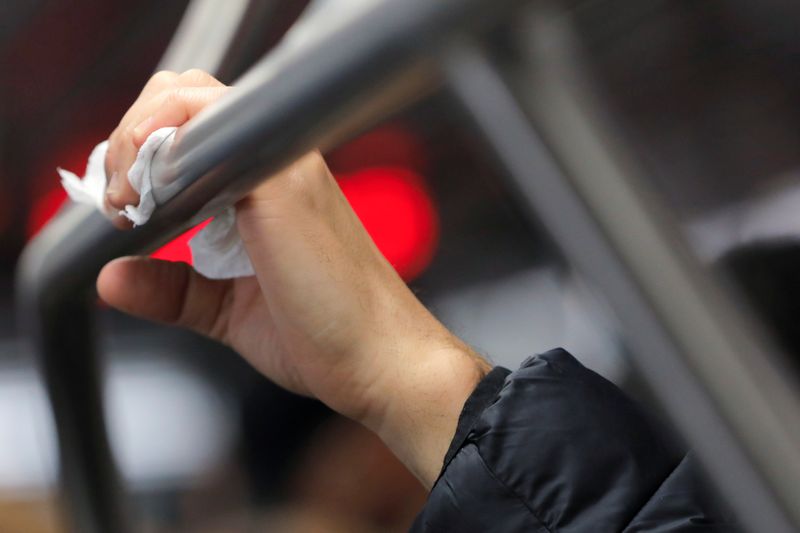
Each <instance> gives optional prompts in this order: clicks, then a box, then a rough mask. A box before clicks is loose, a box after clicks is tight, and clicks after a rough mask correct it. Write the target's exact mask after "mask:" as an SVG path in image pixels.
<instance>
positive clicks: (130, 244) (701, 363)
mask: <svg viewBox="0 0 800 533" xmlns="http://www.w3.org/2000/svg"><path fill="white" fill-rule="evenodd" d="M514 5H515V2H514V1H513V0H503V1H496V0H495V1H490V0H436V1H431V0H403V1H402V2H398V1H396V0H374V3H373V5H371V6H370V7H369V8H368V9H365V10H364V11H363V12H362V13H360V14H359V15H358V16H356V17H354V18H352V19H351V20H348V21H346V22H344V23H342V24H341V25H333V26H332V27H322V28H319V31H318V32H307V36H308V35H310V36H312V38H310V39H306V40H305V41H304V42H302V43H300V44H298V43H296V42H295V43H292V44H291V45H287V46H283V47H281V48H280V49H279V50H277V51H276V52H275V53H273V54H271V55H270V56H268V57H267V58H265V59H264V60H262V61H260V62H259V63H258V64H257V65H256V66H255V67H254V68H253V69H251V70H250V71H249V72H248V73H247V74H246V75H245V76H244V77H243V78H241V79H240V80H239V81H238V82H237V83H236V85H237V89H236V90H235V91H232V92H231V93H229V94H228V95H227V96H226V97H225V98H223V99H222V100H221V101H219V102H218V103H217V104H215V105H213V106H210V107H209V108H208V109H207V110H205V111H204V112H203V113H201V115H199V116H197V117H195V118H194V119H193V120H192V121H190V123H189V124H188V125H187V126H186V127H185V128H184V135H183V136H182V138H181V139H180V140H179V141H178V142H176V144H175V145H174V148H173V151H172V152H171V153H170V155H169V161H168V165H167V166H168V169H167V171H166V175H165V176H163V181H165V182H168V183H170V185H168V186H166V187H165V188H163V189H161V190H159V191H158V193H157V199H158V203H159V207H158V208H157V210H156V212H155V213H154V216H153V217H152V218H151V220H150V221H149V222H148V223H147V224H146V225H144V226H142V227H140V228H137V229H135V230H132V231H128V232H120V231H117V230H115V229H114V228H113V227H112V226H111V225H110V224H109V223H108V222H107V221H106V220H105V219H104V218H103V217H102V216H101V215H99V214H97V213H95V212H94V211H93V210H91V209H88V208H84V207H79V206H71V207H70V208H69V209H68V210H66V211H65V212H64V213H63V214H61V215H60V216H59V217H58V218H57V219H56V220H55V221H53V222H52V223H51V224H49V225H48V226H47V227H46V228H45V229H44V230H43V231H42V232H41V233H40V235H39V236H38V237H37V238H36V240H35V241H34V242H32V243H31V244H30V245H29V247H28V248H27V249H26V251H25V253H24V255H23V258H22V260H21V262H20V267H19V276H18V302H19V305H20V317H21V319H22V320H23V322H24V324H25V325H26V326H27V329H28V334H29V335H30V337H31V339H32V341H33V342H34V344H35V347H36V349H37V351H38V352H39V353H40V355H41V356H42V361H43V366H44V373H45V376H46V378H47V383H48V388H49V391H50V395H51V401H52V403H53V409H54V413H55V417H56V422H57V427H58V431H59V440H60V445H61V456H62V478H63V480H64V483H65V488H66V489H67V495H68V497H69V503H70V509H71V511H72V513H73V525H74V526H75V528H76V530H77V531H81V532H90V533H92V532H109V531H115V532H116V531H124V530H126V529H128V528H129V526H128V524H129V523H130V521H129V520H128V519H127V514H126V510H125V507H124V505H123V501H124V500H123V498H121V497H118V495H119V494H120V493H121V490H120V488H119V483H117V481H116V480H115V472H114V468H113V461H112V460H111V456H110V452H109V450H108V444H107V440H106V436H105V429H104V425H103V422H102V404H101V403H100V395H99V384H100V378H99V373H98V371H97V368H96V363H95V359H94V356H93V352H92V342H93V335H92V330H91V326H92V314H93V292H92V287H93V284H94V280H95V278H96V276H97V273H98V272H99V269H100V268H101V267H102V266H103V265H104V264H105V263H106V262H108V261H109V260H111V259H113V258H115V257H118V256H120V255H125V254H132V253H140V252H147V251H149V250H151V249H153V248H155V247H156V246H158V245H159V244H161V243H163V242H165V241H167V240H169V239H170V238H171V237H173V236H175V235H176V234H178V233H180V232H181V231H182V230H184V229H186V228H187V227H189V226H190V225H192V224H194V223H196V222H199V221H200V220H202V219H203V218H206V217H208V216H210V215H213V214H214V213H216V212H218V210H220V209H222V208H223V207H226V206H228V205H231V204H232V203H233V202H235V201H236V200H237V199H239V198H241V197H242V196H243V195H244V194H246V193H247V191H248V190H250V189H251V188H252V187H253V186H255V185H256V184H257V183H259V182H260V181H261V180H263V179H264V176H267V175H269V174H270V173H271V172H274V171H276V170H278V169H280V168H281V167H283V166H285V165H286V164H289V163H290V162H291V161H293V160H294V159H295V158H296V157H298V156H299V155H302V154H303V153H305V152H306V151H308V150H310V149H313V148H318V147H319V148H323V149H325V148H330V147H333V146H335V145H336V144H338V143H340V142H342V141H343V140H345V139H347V138H348V137H350V136H351V135H353V134H354V133H356V132H357V131H359V130H360V129H363V128H365V127H367V126H369V125H370V124H373V123H374V122H376V121H378V120H379V119H381V118H383V117H385V116H386V115H387V114H389V113H391V112H392V110H393V109H395V108H396V107H397V106H401V105H406V104H408V103H409V102H411V101H412V100H413V99H415V98H417V97H419V96H420V95H421V94H424V92H425V91H427V90H428V89H429V88H430V87H431V86H432V85H433V84H435V83H437V82H438V81H439V79H438V78H439V75H440V73H439V71H438V69H437V64H442V63H444V66H445V69H444V70H445V77H446V79H447V81H448V82H449V83H450V84H451V86H452V87H453V89H454V92H455V93H456V94H457V95H458V96H459V97H460V99H461V100H462V102H463V103H464V104H465V106H466V108H467V109H468V110H469V111H470V113H471V114H472V115H473V118H474V119H475V122H476V124H477V125H478V127H479V129H481V130H483V133H485V134H486V137H487V138H488V139H489V140H490V142H491V143H492V147H493V148H494V149H495V151H496V152H497V154H498V155H499V156H500V157H499V158H500V159H501V160H502V161H503V162H504V163H505V165H506V167H507V168H508V170H509V174H511V175H512V181H513V183H514V184H515V185H516V186H517V188H518V192H520V196H521V198H522V199H523V200H524V202H525V203H526V204H527V206H528V207H529V208H530V211H531V213H532V214H533V215H534V216H535V217H537V218H538V219H540V220H542V221H544V222H545V224H546V225H547V226H548V227H549V228H550V230H551V231H552V232H553V234H554V235H556V236H557V237H558V238H557V239H556V240H557V241H559V242H561V244H562V246H563V250H564V252H565V255H566V256H567V258H568V259H569V260H571V261H572V262H573V263H574V264H577V265H579V266H583V267H584V270H585V271H591V270H595V272H593V274H595V276H594V277H595V278H596V279H597V280H598V282H599V284H600V286H601V288H603V289H604V290H605V292H606V294H607V296H608V297H609V301H610V302H611V303H612V304H614V305H615V307H616V311H617V313H618V315H619V317H620V319H621V320H622V323H623V326H625V327H626V328H627V329H629V330H630V331H627V332H626V333H627V334H628V336H629V338H631V340H632V341H633V342H632V345H633V346H634V347H635V348H636V349H637V350H639V351H641V353H639V354H634V362H636V363H637V364H638V365H637V366H638V368H639V369H640V370H641V371H642V375H643V376H644V377H645V378H646V380H647V381H648V382H649V383H650V384H651V385H653V388H654V390H655V391H656V392H657V395H658V397H659V399H660V401H661V402H662V404H664V406H665V407H666V408H667V409H666V410H667V412H668V413H669V414H670V416H671V418H672V419H673V421H674V422H675V423H676V426H677V427H678V428H679V429H681V431H682V433H683V435H684V436H685V437H686V440H687V441H688V443H689V444H690V445H692V446H694V447H696V448H697V449H698V451H699V453H698V458H699V459H700V460H701V462H702V463H703V465H704V466H705V467H706V470H707V472H708V473H709V475H710V478H711V479H712V480H713V481H715V483H716V484H717V487H718V488H720V491H721V493H722V494H723V495H725V496H726V498H727V499H728V501H729V503H731V504H732V507H733V509H734V510H735V511H737V512H738V513H739V514H740V517H741V518H742V524H743V525H745V526H749V527H750V529H754V530H758V529H757V528H758V525H759V524H761V525H768V526H766V527H769V528H770V530H771V531H791V530H792V528H793V527H794V528H798V527H800V518H799V517H798V514H797V508H800V506H794V505H793V502H795V500H796V494H795V493H792V490H791V489H792V487H794V486H800V479H798V477H800V475H798V471H797V464H800V461H797V460H796V458H797V455H798V453H800V449H798V446H796V442H797V431H798V427H797V426H796V425H795V426H794V427H792V424H793V422H794V421H796V420H797V413H800V401H798V398H797V392H798V391H797V386H796V383H793V382H792V381H791V380H790V377H789V376H787V375H780V373H778V372H775V368H771V367H765V368H761V369H759V368H757V362H756V364H754V357H756V356H760V357H763V364H764V365H775V364H776V363H775V361H777V358H776V357H774V356H773V354H772V353H771V352H770V350H769V348H768V347H766V346H765V345H764V344H763V343H762V342H760V337H759V335H758V334H757V332H756V331H754V330H753V328H752V327H751V326H752V322H751V321H750V320H747V317H743V316H741V315H740V314H739V313H736V312H731V311H730V309H727V308H726V305H728V304H729V303H730V302H729V299H728V298H727V297H726V296H725V293H724V291H723V290H722V288H721V287H719V286H718V284H717V283H716V282H715V280H712V279H710V276H708V275H705V274H704V273H703V272H702V269H700V268H699V265H698V264H697V262H696V260H695V259H693V258H691V257H689V256H688V254H686V253H684V252H685V251H684V249H683V247H682V245H681V243H680V239H679V238H678V237H677V236H675V235H674V231H673V230H674V228H672V227H670V222H669V221H668V218H669V217H662V216H660V215H661V213H660V210H661V209H660V204H659V203H657V202H654V201H651V200H650V199H648V197H647V195H646V194H643V193H642V189H641V188H640V187H638V185H641V181H642V180H641V179H640V176H639V175H638V173H637V172H636V171H635V167H630V166H627V165H626V164H624V163H623V164H621V163H620V161H621V159H620V158H619V157H618V156H619V153H620V151H618V150H615V149H614V148H615V147H613V146H609V144H610V143H608V142H607V141H608V140H609V139H610V138H612V137H610V136H609V135H607V132H605V130H603V129H602V126H604V123H603V122H602V121H598V120H596V117H594V116H591V114H590V113H584V112H585V111H586V109H590V110H592V111H594V109H592V108H591V106H590V105H589V103H588V102H587V101H586V99H587V96H586V94H584V93H582V91H581V87H579V86H578V85H577V84H576V83H575V80H574V79H572V78H570V77H569V76H568V75H567V76H565V73H568V71H569V69H571V68H573V67H574V65H573V64H572V62H571V59H570V58H567V57H560V56H558V52H559V51H560V50H563V49H564V48H568V46H565V44H566V45H568V43H564V42H563V40H562V41H559V39H563V38H564V35H563V34H562V33H559V32H555V33H552V30H553V27H556V29H557V25H556V26H553V25H551V27H550V28H548V27H545V26H542V25H537V26H536V28H537V29H536V30H534V31H535V32H538V31H541V33H542V35H547V34H548V32H551V33H550V34H549V35H550V36H551V37H553V38H554V41H552V42H544V43H543V44H542V43H537V44H536V46H532V47H531V48H532V49H533V51H534V52H535V53H534V54H533V55H531V54H530V53H529V52H530V50H524V51H523V53H522V54H521V55H522V57H523V61H528V63H527V64H525V63H523V65H522V67H521V71H522V72H525V73H527V74H528V75H532V76H534V78H533V83H531V79H529V78H526V77H525V76H523V77H521V78H519V77H518V78H517V80H516V82H515V83H516V85H515V83H509V82H507V81H506V80H505V79H504V78H513V77H514V76H512V75H509V73H508V72H506V71H505V70H503V69H497V68H495V66H494V65H492V64H491V62H489V61H487V60H485V57H484V56H482V55H480V54H476V53H475V52H474V50H473V51H470V48H469V46H464V45H463V44H460V43H461V41H460V39H459V38H461V37H467V41H469V40H470V38H471V37H472V36H474V33H475V32H474V31H473V29H475V28H478V27H481V26H482V25H485V24H487V23H488V21H491V20H494V19H495V18H497V17H500V16H502V15H503V14H504V13H505V12H506V11H507V9H509V8H511V7H513V6H514ZM546 15H547V14H546V13H545V14H544V15H543V16H544V17H545V18H546ZM540 16H542V15H541V14H540ZM549 22H550V23H553V21H552V20H550V21H549ZM523 48H524V47H523ZM536 54H541V55H538V56H537V55H536ZM534 56H535V57H534ZM520 79H522V82H521V84H522V86H524V88H525V92H526V93H527V94H526V95H522V96H520V95H519V92H518V91H517V94H512V93H513V91H512V90H511V88H516V87H517V86H518V85H519V84H520V81H519V80H520ZM479 91H485V93H483V94H481V93H480V92H479ZM486 96H490V98H489V101H488V103H487V102H486V101H483V100H486V98H485V97H486ZM581 106H583V107H581ZM565 121H568V124H567V125H568V126H569V128H570V130H569V132H570V135H574V138H571V137H567V136H565V134H564V131H562V130H561V128H562V126H564V125H565ZM604 134H605V135H604ZM540 136H541V137H540ZM573 141H574V142H573ZM577 147H580V150H579V151H576V149H577ZM623 155H625V156H629V155H630V154H623ZM625 161H626V160H625ZM587 162H592V164H593V166H592V167H591V168H590V167H589V166H587ZM534 170H536V171H537V172H536V173H535V174H532V171H534ZM599 184H602V187H600V186H599ZM609 191H616V192H618V193H619V195H618V196H619V197H616V198H612V200H614V201H615V202H618V201H619V198H622V197H624V198H625V206H624V207H625V212H626V213H627V214H628V216H630V221H635V222H629V224H632V225H633V226H635V227H637V228H641V229H642V231H644V232H646V233H647V239H644V240H637V239H640V237H641V235H639V236H637V235H631V234H630V233H628V232H627V228H625V227H624V225H623V226H622V227H621V226H620V225H619V218H618V217H619V213H618V212H615V211H614V209H612V208H613V207H615V206H617V204H613V205H612V204H608V203H605V202H607V201H608V198H607V194H608V192H609ZM548 195H550V196H548ZM617 207H618V206H617ZM620 209H621V207H620ZM562 219H563V222H562ZM633 243H638V244H639V245H641V246H642V247H644V248H646V249H647V250H648V251H649V252H648V253H649V254H651V256H650V257H648V258H645V259H647V260H643V259H642V258H641V257H639V256H638V255H637V253H636V250H635V247H634V246H633ZM644 248H643V249H644ZM656 257H657V258H660V259H661V260H662V261H661V263H660V265H656V266H654V265H653V264H652V260H651V259H652V258H656ZM661 267H664V268H665V271H664V272H665V274H669V275H670V279H671V280H672V281H671V282H670V283H671V285H672V286H671V287H666V290H665V288H664V287H663V286H661V285H660V284H659V280H657V279H654V277H653V276H652V273H653V272H658V268H661ZM678 294H680V295H682V297H681V298H676V297H675V296H676V295H678ZM686 317H693V319H692V320H686ZM704 350H706V351H707V352H706V353H704ZM709 361H713V363H709ZM728 364H729V365H734V366H735V367H731V368H722V367H724V365H728ZM714 365H717V367H718V368H716V369H717V370H721V371H722V370H724V371H725V372H726V373H725V374H718V375H715V373H714V370H715V368H712V367H713V366H714ZM722 375H724V376H727V378H730V380H731V381H730V382H726V379H720V376H722ZM671 380H672V381H671ZM675 383H680V386H681V388H680V390H679V391H677V394H676V392H675V391H672V390H670V384H675ZM739 392H741V393H742V394H746V395H747V398H748V399H749V400H752V401H748V402H747V405H744V406H743V405H742V401H741V398H737V394H738V393H739ZM679 395H682V397H680V398H678V396H679ZM741 407H744V408H746V409H744V410H742V411H737V408H741ZM781 421H784V423H788V424H789V426H788V427H786V426H784V427H781ZM755 427H758V428H761V429H760V430H759V431H761V432H763V434H761V435H747V434H745V433H746V430H747V428H755ZM709 437H711V438H715V439H721V442H723V443H724V446H722V449H723V450H724V455H722V454H720V455H719V456H718V457H715V456H714V449H713V448H712V447H711V446H709V444H708V442H706V440H707V439H708V438H709ZM770 439H772V440H773V441H772V442H770ZM765 450H770V452H771V455H770V456H769V457H766V456H765V454H764V451H765ZM726 461H727V463H726ZM781 463H783V464H784V465H785V468H782V469H781V468H779V467H780V466H781ZM726 464H729V465H732V466H731V469H732V471H735V473H736V474H737V476H738V477H737V476H733V477H732V476H730V475H729V473H726V472H725V471H724V469H725V466H726ZM776 466H777V467H776Z"/></svg>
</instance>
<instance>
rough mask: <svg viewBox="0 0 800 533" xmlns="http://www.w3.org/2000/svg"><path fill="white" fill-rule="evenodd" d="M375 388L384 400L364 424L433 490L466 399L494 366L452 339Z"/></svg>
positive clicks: (419, 354)
mask: <svg viewBox="0 0 800 533" xmlns="http://www.w3.org/2000/svg"><path fill="white" fill-rule="evenodd" d="M397 363H398V364H397V365H395V368H394V369H393V370H392V372H390V373H386V375H385V377H386V379H385V380H384V382H383V384H382V385H381V386H380V387H376V389H375V390H376V391H379V392H380V394H381V397H380V398H379V399H376V400H374V402H373V404H372V409H370V410H367V411H365V414H366V417H365V418H364V419H363V420H362V423H363V424H364V425H365V426H367V427H368V428H369V429H371V430H373V431H374V432H376V433H377V434H378V435H379V436H380V437H381V439H382V440H383V441H384V442H385V443H386V444H387V445H388V446H389V448H391V449H392V451H393V452H394V453H395V454H396V455H397V456H398V457H399V458H400V460H401V461H402V462H403V463H404V464H405V465H406V466H407V467H408V468H409V469H410V470H411V471H412V472H413V473H414V474H415V475H416V476H417V478H418V479H419V480H420V481H421V482H422V484H423V485H424V486H425V487H426V488H430V487H431V486H432V485H433V483H434V482H435V480H436V478H437V477H438V475H439V471H440V470H441V468H442V463H443V461H444V456H445V453H446V452H447V449H448V447H449V446H450V442H451V441H452V439H453V436H454V434H455V431H456V426H457V425H458V419H459V416H460V414H461V411H462V410H463V407H464V404H465V402H466V400H467V398H468V397H469V396H470V394H472V392H473V391H474V390H475V387H476V386H477V384H478V382H479V381H480V380H481V379H482V378H483V377H484V376H485V375H486V374H487V373H488V372H489V370H490V369H491V366H490V365H489V363H488V362H486V360H485V359H483V358H482V357H480V356H479V355H478V354H476V353H475V352H474V351H473V350H472V349H471V348H469V347H468V346H466V345H465V344H464V343H462V342H461V341H460V340H458V339H457V338H455V337H454V336H452V335H451V334H450V333H449V332H448V333H447V337H446V339H444V340H443V341H440V342H436V343H434V342H428V343H426V346H417V347H416V348H414V350H413V352H409V353H407V355H405V356H404V357H402V358H398V359H397Z"/></svg>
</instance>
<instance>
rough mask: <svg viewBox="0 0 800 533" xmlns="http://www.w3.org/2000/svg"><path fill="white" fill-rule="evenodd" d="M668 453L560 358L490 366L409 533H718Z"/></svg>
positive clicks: (607, 392)
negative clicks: (515, 367) (508, 367)
mask: <svg viewBox="0 0 800 533" xmlns="http://www.w3.org/2000/svg"><path fill="white" fill-rule="evenodd" d="M667 443H668V439H667V438H666V437H665V436H664V435H663V434H662V432H661V431H660V429H659V427H658V426H657V425H656V424H654V423H653V422H652V421H651V420H650V419H649V418H648V417H647V416H646V415H645V414H644V413H643V412H642V411H641V410H640V409H639V408H638V406H637V405H636V404H634V403H633V402H631V401H630V400H629V399H628V398H627V397H626V396H625V395H624V394H623V393H622V392H621V391H620V390H619V389H617V388H616V387H615V386H614V385H613V384H612V383H610V382H609V381H607V380H605V379H604V378H602V377H600V376H599V375H597V374H595V373H594V372H592V371H590V370H588V369H587V368H585V367H584V366H583V365H581V364H580V363H579V362H578V361H577V360H576V359H575V358H573V357H572V356H571V355H570V354H569V353H567V352H566V351H564V350H561V349H558V350H552V351H550V352H547V353H545V354H542V355H539V356H537V357H534V358H530V359H527V360H526V361H525V362H524V363H523V364H522V366H521V367H520V369H519V370H517V371H515V372H509V371H508V370H506V369H504V368H500V367H497V368H495V369H493V370H492V371H491V372H490V373H489V375H487V376H486V378H484V379H483V380H482V381H481V383H480V384H479V385H478V387H477V388H476V390H475V391H474V392H473V394H472V395H471V396H470V398H469V399H468V400H467V402H466V404H465V406H464V409H463V412H462V413H461V417H460V419H459V423H458V428H457V430H456V435H455V437H454V439H453V441H452V443H451V445H450V449H449V450H448V452H447V455H446V456H445V460H444V468H443V470H442V472H441V474H440V476H439V479H438V480H437V482H436V484H435V485H434V487H433V489H432V491H431V493H430V495H429V497H428V501H427V503H426V505H425V507H424V509H423V510H422V512H421V514H420V515H419V516H418V517H417V519H416V521H415V523H414V525H413V527H412V531H414V532H434V531H459V532H471V531H476V532H477V531H480V532H492V531H498V532H500V531H502V532H511V531H534V532H555V531H565V532H566V531H568V532H584V531H585V532H605V531H624V532H634V531H636V532H639V531H657V532H664V533H666V532H678V531H687V532H700V531H702V532H715V533H716V532H721V531H729V530H730V526H728V527H726V526H725V525H723V523H722V520H721V519H719V518H718V517H717V516H716V514H714V513H713V512H712V511H711V508H710V506H709V504H708V503H707V502H705V501H704V499H703V498H702V494H701V492H702V491H701V490H700V488H699V486H698V485H699V482H698V481H697V480H696V478H695V475H694V468H695V467H694V466H693V464H692V462H691V459H690V458H688V457H681V455H680V454H676V453H673V452H672V451H671V448H670V447H669V446H668V444H667Z"/></svg>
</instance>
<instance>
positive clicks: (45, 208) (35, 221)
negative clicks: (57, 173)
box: [26, 186, 67, 239]
mask: <svg viewBox="0 0 800 533" xmlns="http://www.w3.org/2000/svg"><path fill="white" fill-rule="evenodd" d="M66 200H67V193H66V192H65V191H64V189H62V188H61V186H58V187H56V188H53V189H50V190H49V191H47V192H46V193H45V194H44V196H42V197H41V198H39V199H38V200H36V202H34V204H33V207H32V208H31V212H30V214H29V215H28V225H27V228H26V230H27V231H26V233H27V235H28V239H31V238H32V237H33V236H34V235H36V234H37V233H39V230H41V229H42V228H43V227H44V226H45V224H47V223H48V222H49V221H50V219H51V218H53V217H54V216H55V215H56V213H58V210H59V209H61V206H62V205H64V202H65V201H66Z"/></svg>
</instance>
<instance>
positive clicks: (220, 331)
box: [97, 257, 232, 342]
mask: <svg viewBox="0 0 800 533" xmlns="http://www.w3.org/2000/svg"><path fill="white" fill-rule="evenodd" d="M231 287H232V282H231V281H230V280H210V279H208V278H206V277H204V276H202V275H200V274H198V273H197V271H195V270H194V269H193V268H192V267H191V266H189V265H187V264H186V263H176V262H170V261H160V260H158V259H150V258H145V257H123V258H120V259H116V260H114V261H112V262H110V263H109V264H107V265H106V266H105V267H104V268H103V270H101V271H100V275H99V277H98V278H97V291H98V293H99V294H100V298H102V299H103V301H105V302H106V303H107V304H109V305H110V306H112V307H114V308H116V309H119V310H120V311H124V312H126V313H129V314H131V315H134V316H138V317H140V318H145V319H148V320H153V321H156V322H163V323H166V324H171V325H176V326H181V327H185V328H189V329H192V330H194V331H196V332H198V333H200V334H202V335H206V336H209V337H212V338H215V339H217V340H220V341H223V342H225V340H226V339H225V337H226V330H227V321H228V319H227V317H228V314H229V301H230V298H229V294H230V290H231Z"/></svg>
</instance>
